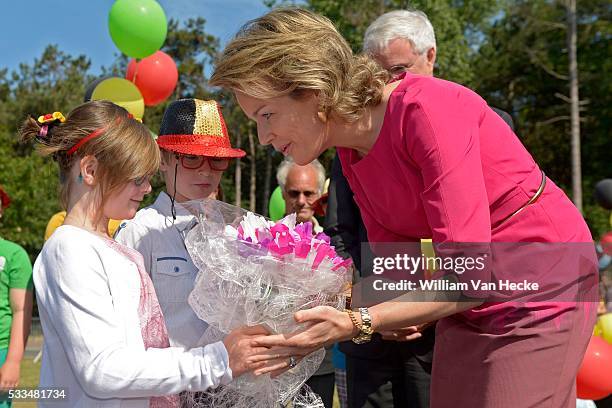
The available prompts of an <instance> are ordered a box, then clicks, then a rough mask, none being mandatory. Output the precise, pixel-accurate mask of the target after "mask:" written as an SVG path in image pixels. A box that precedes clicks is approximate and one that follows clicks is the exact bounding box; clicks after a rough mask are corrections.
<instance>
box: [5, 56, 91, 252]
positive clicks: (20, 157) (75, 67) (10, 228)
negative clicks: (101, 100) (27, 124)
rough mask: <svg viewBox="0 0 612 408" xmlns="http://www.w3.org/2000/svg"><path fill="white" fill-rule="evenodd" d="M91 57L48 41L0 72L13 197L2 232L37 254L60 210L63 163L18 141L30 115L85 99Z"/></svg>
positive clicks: (9, 188) (8, 187)
mask: <svg viewBox="0 0 612 408" xmlns="http://www.w3.org/2000/svg"><path fill="white" fill-rule="evenodd" d="M90 65H91V64H90V61H89V59H87V58H86V57H85V56H83V55H80V56H77V57H72V56H70V55H68V54H66V53H64V52H62V51H61V50H59V48H58V47H57V46H55V45H50V46H48V47H47V48H46V49H45V50H44V51H43V54H42V56H41V57H40V58H38V59H36V60H35V61H34V63H33V64H32V65H26V64H21V65H20V66H19V69H18V70H17V71H15V72H12V73H11V75H10V76H9V75H8V74H7V71H6V70H4V71H2V73H1V74H0V94H1V96H2V99H1V100H0V155H1V157H2V160H0V183H1V184H3V185H4V187H5V189H6V191H7V192H8V193H9V195H10V196H11V197H12V199H13V203H12V205H11V206H10V207H9V208H8V209H7V211H6V213H5V216H4V217H3V218H2V223H0V236H2V237H4V238H6V239H9V240H11V241H15V242H17V243H18V244H20V245H22V246H23V247H24V248H25V249H26V251H27V252H28V253H29V254H30V256H31V257H32V258H34V257H35V256H36V254H38V251H39V250H40V248H41V247H42V242H43V234H44V231H45V226H46V225H47V221H48V220H49V218H50V217H51V215H52V214H54V213H55V212H57V211H59V210H60V206H59V202H58V199H57V196H58V194H57V192H58V186H59V180H58V172H57V166H55V163H53V162H52V160H51V159H45V158H42V157H40V156H38V155H37V154H35V153H33V146H32V145H23V144H20V143H19V142H18V138H17V134H18V130H19V127H20V125H21V123H22V122H23V121H24V120H25V119H26V118H27V117H28V116H29V115H33V116H36V115H41V114H45V113H50V112H54V111H62V112H64V113H67V112H68V111H69V110H71V109H72V108H74V107H75V106H77V105H78V104H80V103H81V102H82V98H83V94H84V91H85V84H86V83H87V82H89V81H90V80H91V79H92V76H91V75H89V74H88V70H89V68H90Z"/></svg>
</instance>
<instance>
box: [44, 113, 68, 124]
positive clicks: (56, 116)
mask: <svg viewBox="0 0 612 408" xmlns="http://www.w3.org/2000/svg"><path fill="white" fill-rule="evenodd" d="M56 120H59V121H60V122H61V123H64V122H65V121H66V118H65V117H64V115H62V112H53V113H47V114H46V115H41V116H39V117H38V123H40V124H45V123H50V122H55V121H56Z"/></svg>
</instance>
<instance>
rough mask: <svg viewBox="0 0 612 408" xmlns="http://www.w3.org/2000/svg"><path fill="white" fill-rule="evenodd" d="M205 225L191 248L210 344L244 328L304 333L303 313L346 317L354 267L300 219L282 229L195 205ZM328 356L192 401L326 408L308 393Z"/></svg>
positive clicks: (215, 206) (221, 207) (198, 304)
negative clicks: (335, 312)
mask: <svg viewBox="0 0 612 408" xmlns="http://www.w3.org/2000/svg"><path fill="white" fill-rule="evenodd" d="M188 206H189V210H190V211H191V212H192V213H193V214H197V217H198V220H199V222H198V224H197V225H196V226H195V227H194V228H193V229H192V230H191V231H190V232H189V234H188V235H187V237H186V240H185V243H186V247H187V250H188V251H189V254H190V255H191V258H192V260H193V262H194V264H195V265H196V267H197V268H198V269H199V273H198V276H197V278H196V283H195V287H194V289H193V291H192V292H191V295H190V296H189V304H190V305H191V307H192V308H193V310H194V311H195V313H196V315H197V316H198V317H199V318H200V319H202V320H204V321H206V322H207V323H208V324H209V328H208V329H207V331H206V333H205V336H204V338H203V342H206V343H210V342H214V341H218V340H221V339H222V338H223V337H224V336H225V335H226V334H227V333H229V332H230V331H231V330H233V329H235V328H238V327H241V326H245V325H248V326H253V325H258V324H261V325H264V326H265V327H266V328H268V329H269V330H270V331H271V332H272V333H288V332H292V331H294V330H296V329H298V328H299V325H298V324H297V323H296V322H295V320H294V318H293V315H294V313H295V312H297V311H298V310H304V309H310V308H312V307H315V306H321V305H327V306H332V307H334V308H337V309H340V310H342V309H343V308H344V305H345V300H346V299H345V295H344V293H345V290H346V288H347V287H348V285H349V282H350V279H351V273H350V268H351V265H350V261H345V260H343V259H342V258H339V257H338V256H336V253H335V251H334V250H333V247H331V246H330V245H329V238H328V237H327V236H325V235H324V234H317V235H314V234H313V233H312V224H310V223H306V224H298V225H296V223H295V214H293V215H290V216H288V217H285V218H284V219H283V220H281V221H278V222H276V223H274V222H271V221H268V220H266V219H265V218H263V217H261V216H258V215H255V214H253V213H250V212H247V211H245V210H243V209H241V208H238V207H235V206H232V205H229V204H226V203H223V202H220V201H215V200H205V201H202V202H198V203H195V202H190V203H189V204H188ZM324 355H325V350H324V349H323V348H322V349H320V350H318V351H316V352H314V353H312V354H310V355H309V356H306V357H305V358H303V359H302V360H301V361H299V362H298V364H297V365H296V367H294V368H293V369H291V370H289V371H287V372H285V373H283V374H282V375H280V376H278V377H276V378H274V379H273V378H271V377H270V376H269V375H266V376H260V377H255V376H253V375H251V374H246V375H243V376H241V377H239V378H237V379H235V380H234V381H232V383H231V384H229V385H228V386H225V387H220V388H218V389H214V390H209V391H208V392H205V393H197V394H191V395H190V396H189V398H190V401H189V405H190V406H193V407H222V408H225V407H227V408H229V407H239V408H240V407H244V408H256V407H257V408H259V407H261V408H264V407H266V408H267V407H275V406H279V405H280V406H286V405H287V404H289V403H291V405H292V406H293V407H303V408H314V407H323V405H322V403H321V400H320V398H318V396H317V395H316V394H314V393H313V392H312V391H310V389H309V388H308V387H306V386H305V385H304V383H305V381H306V380H307V379H308V378H309V377H310V376H312V375H313V374H314V373H315V372H316V370H317V369H318V367H319V365H320V364H321V361H322V360H323V357H324Z"/></svg>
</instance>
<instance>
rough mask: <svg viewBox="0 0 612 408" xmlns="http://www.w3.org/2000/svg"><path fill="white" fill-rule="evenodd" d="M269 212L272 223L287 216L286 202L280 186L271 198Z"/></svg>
mask: <svg viewBox="0 0 612 408" xmlns="http://www.w3.org/2000/svg"><path fill="white" fill-rule="evenodd" d="M268 211H269V213H270V219H271V220H272V221H278V220H280V219H281V218H283V216H284V215H285V200H284V199H283V193H282V192H281V188H280V186H279V187H276V188H275V189H274V191H273V192H272V195H271V196H270V204H269V205H268Z"/></svg>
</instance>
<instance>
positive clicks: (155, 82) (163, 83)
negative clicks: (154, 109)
mask: <svg viewBox="0 0 612 408" xmlns="http://www.w3.org/2000/svg"><path fill="white" fill-rule="evenodd" d="M125 78H126V79H128V80H130V81H132V82H133V83H134V84H136V86H137V87H138V89H139V90H140V93H142V97H143V98H144V103H145V105H147V106H153V105H157V104H158V103H161V102H163V101H164V100H166V99H167V98H168V97H169V96H170V95H172V92H174V88H176V83H177V81H178V70H177V69H176V64H175V62H174V60H173V59H172V57H170V56H169V55H168V54H166V53H165V52H163V51H157V52H155V54H153V55H151V56H148V57H146V58H143V59H142V60H140V61H138V62H137V61H136V60H135V59H132V60H131V61H130V63H129V64H128V67H127V73H126V74H125Z"/></svg>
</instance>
